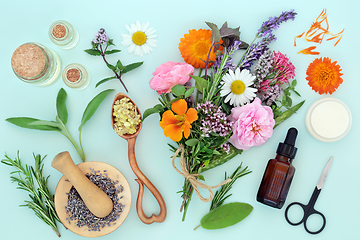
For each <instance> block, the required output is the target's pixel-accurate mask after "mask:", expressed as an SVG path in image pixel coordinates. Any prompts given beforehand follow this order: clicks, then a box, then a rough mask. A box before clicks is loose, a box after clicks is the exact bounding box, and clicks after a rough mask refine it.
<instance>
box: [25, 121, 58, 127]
mask: <svg viewBox="0 0 360 240" xmlns="http://www.w3.org/2000/svg"><path fill="white" fill-rule="evenodd" d="M29 125H38V126H49V127H56V128H59V129H61V126H60V123H57V122H53V121H47V120H39V121H34V122H31V123H29Z"/></svg>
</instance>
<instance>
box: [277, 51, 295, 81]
mask: <svg viewBox="0 0 360 240" xmlns="http://www.w3.org/2000/svg"><path fill="white" fill-rule="evenodd" d="M273 65H274V69H275V70H277V71H278V72H277V73H276V76H275V77H274V79H276V80H277V83H278V84H279V85H281V84H284V83H287V82H289V79H292V78H294V77H295V67H294V65H293V64H292V63H291V61H290V60H289V58H288V57H287V56H286V55H285V54H282V53H281V52H277V53H276V52H275V51H274V57H273Z"/></svg>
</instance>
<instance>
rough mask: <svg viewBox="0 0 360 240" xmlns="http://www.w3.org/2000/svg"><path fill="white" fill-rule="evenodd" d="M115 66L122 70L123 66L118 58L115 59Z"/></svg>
mask: <svg viewBox="0 0 360 240" xmlns="http://www.w3.org/2000/svg"><path fill="white" fill-rule="evenodd" d="M116 66H117V68H118V69H119V70H120V71H122V70H124V68H125V67H124V66H123V65H122V63H121V61H120V60H118V61H117V63H116Z"/></svg>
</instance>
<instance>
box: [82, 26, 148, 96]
mask: <svg viewBox="0 0 360 240" xmlns="http://www.w3.org/2000/svg"><path fill="white" fill-rule="evenodd" d="M91 45H92V48H90V49H86V50H84V51H85V52H86V53H88V54H90V55H92V56H101V57H102V58H103V60H104V62H105V64H106V66H107V67H108V68H109V69H110V70H111V71H113V73H114V74H115V75H114V76H112V77H107V78H104V79H102V80H101V81H99V82H98V83H97V84H96V85H95V87H97V86H99V85H100V84H102V83H105V82H107V81H109V80H111V79H118V80H119V81H120V83H121V84H122V85H123V87H124V89H125V91H126V92H129V91H128V89H127V88H126V86H125V84H124V82H123V80H122V79H121V77H122V75H123V74H125V73H127V72H130V71H131V70H134V69H135V68H138V67H140V66H141V65H142V64H143V62H136V63H131V64H129V65H125V66H124V65H123V64H122V62H121V61H120V60H118V61H117V63H116V65H112V64H110V63H109V62H108V61H107V60H106V57H105V56H106V55H110V54H114V53H118V52H120V50H118V49H112V50H108V48H109V47H110V46H115V44H114V43H113V39H110V38H109V37H108V35H107V33H106V32H105V29H103V28H101V29H100V30H99V31H98V32H97V33H96V34H95V39H94V40H93V41H92V42H91Z"/></svg>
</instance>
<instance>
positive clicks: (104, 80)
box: [95, 76, 116, 87]
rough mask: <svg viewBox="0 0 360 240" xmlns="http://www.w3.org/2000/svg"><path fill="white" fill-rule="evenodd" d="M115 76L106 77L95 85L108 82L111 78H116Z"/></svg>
mask: <svg viewBox="0 0 360 240" xmlns="http://www.w3.org/2000/svg"><path fill="white" fill-rule="evenodd" d="M115 78H116V76H113V77H108V78H104V79H103V80H100V81H99V82H98V83H97V84H96V85H95V87H98V86H99V85H100V84H103V83H104V82H107V81H109V80H111V79H115Z"/></svg>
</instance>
